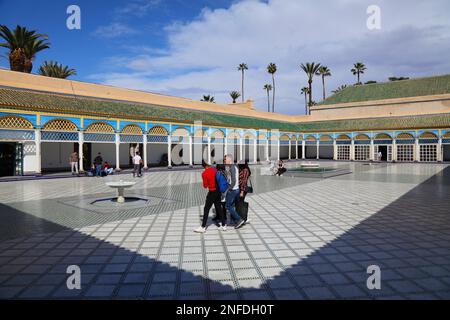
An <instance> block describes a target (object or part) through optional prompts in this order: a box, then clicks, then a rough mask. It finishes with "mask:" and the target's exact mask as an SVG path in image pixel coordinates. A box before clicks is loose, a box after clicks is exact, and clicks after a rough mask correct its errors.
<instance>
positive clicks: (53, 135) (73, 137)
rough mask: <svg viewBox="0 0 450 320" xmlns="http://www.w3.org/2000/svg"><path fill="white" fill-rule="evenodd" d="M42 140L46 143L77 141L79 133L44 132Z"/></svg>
mask: <svg viewBox="0 0 450 320" xmlns="http://www.w3.org/2000/svg"><path fill="white" fill-rule="evenodd" d="M41 139H42V140H45V141H77V140H78V132H67V131H66V132H56V131H42V135H41Z"/></svg>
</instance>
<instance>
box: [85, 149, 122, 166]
mask: <svg viewBox="0 0 450 320" xmlns="http://www.w3.org/2000/svg"><path fill="white" fill-rule="evenodd" d="M91 146H92V147H91V161H92V162H94V159H95V157H96V156H97V154H98V153H99V152H100V153H101V154H102V158H103V161H108V163H109V164H110V165H111V166H115V165H116V145H115V144H114V143H92V144H91ZM85 169H87V168H85Z"/></svg>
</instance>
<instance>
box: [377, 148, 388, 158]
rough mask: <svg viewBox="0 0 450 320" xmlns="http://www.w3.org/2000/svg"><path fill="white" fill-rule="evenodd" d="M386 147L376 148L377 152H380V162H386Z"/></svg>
mask: <svg viewBox="0 0 450 320" xmlns="http://www.w3.org/2000/svg"><path fill="white" fill-rule="evenodd" d="M387 149H388V148H387V146H378V152H381V159H380V160H381V161H387V152H388V150H387Z"/></svg>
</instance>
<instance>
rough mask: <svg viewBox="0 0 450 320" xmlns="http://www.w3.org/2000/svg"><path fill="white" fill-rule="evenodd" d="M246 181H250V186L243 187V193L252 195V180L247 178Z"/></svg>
mask: <svg viewBox="0 0 450 320" xmlns="http://www.w3.org/2000/svg"><path fill="white" fill-rule="evenodd" d="M248 180H249V181H250V185H249V186H248V185H247V186H246V187H245V193H253V184H252V179H250V178H248Z"/></svg>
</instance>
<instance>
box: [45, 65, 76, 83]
mask: <svg viewBox="0 0 450 320" xmlns="http://www.w3.org/2000/svg"><path fill="white" fill-rule="evenodd" d="M39 74H40V75H41V76H46V77H52V78H60V79H66V78H68V77H70V76H74V75H76V74H77V72H76V71H75V69H71V68H69V67H68V66H64V65H62V64H58V62H55V61H45V62H44V63H43V64H42V65H41V66H40V67H39Z"/></svg>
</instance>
